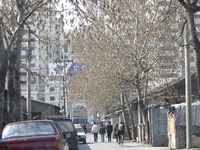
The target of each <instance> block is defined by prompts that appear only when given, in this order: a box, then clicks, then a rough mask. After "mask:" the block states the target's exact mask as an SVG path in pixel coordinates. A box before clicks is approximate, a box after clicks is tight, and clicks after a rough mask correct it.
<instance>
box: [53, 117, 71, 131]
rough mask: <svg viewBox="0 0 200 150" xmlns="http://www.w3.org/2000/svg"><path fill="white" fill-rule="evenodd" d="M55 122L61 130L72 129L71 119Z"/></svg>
mask: <svg viewBox="0 0 200 150" xmlns="http://www.w3.org/2000/svg"><path fill="white" fill-rule="evenodd" d="M56 123H57V124H58V126H59V128H60V129H61V131H62V132H72V131H74V125H73V123H72V122H71V121H67V120H56Z"/></svg>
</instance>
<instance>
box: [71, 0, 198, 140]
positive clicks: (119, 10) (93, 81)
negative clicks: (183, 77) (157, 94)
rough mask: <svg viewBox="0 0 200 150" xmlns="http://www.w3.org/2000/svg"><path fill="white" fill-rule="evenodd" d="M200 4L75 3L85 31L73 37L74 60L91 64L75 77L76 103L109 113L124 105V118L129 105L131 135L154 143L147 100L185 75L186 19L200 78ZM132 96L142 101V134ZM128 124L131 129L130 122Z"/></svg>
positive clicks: (125, 0) (99, 0) (116, 0)
mask: <svg viewBox="0 0 200 150" xmlns="http://www.w3.org/2000/svg"><path fill="white" fill-rule="evenodd" d="M198 2H199V1H198V0H193V1H192V0H189V1H188V0H187V1H184V0H177V1H159V0H156V1H148V0H143V1H140V0H136V1H131V0H123V1H119V0H112V1H110V0H97V1H87V2H86V1H84V0H79V1H73V3H74V5H75V6H76V8H77V11H79V15H80V16H81V18H84V19H83V24H82V26H81V27H80V28H79V30H78V31H77V32H76V33H75V34H73V35H72V37H71V45H72V49H73V52H74V57H76V58H77V59H78V60H79V61H80V62H81V63H83V64H84V65H85V66H84V71H83V72H79V73H77V74H76V76H74V77H72V81H71V90H72V92H71V93H73V95H71V96H72V97H73V99H85V100H86V103H88V104H89V105H91V106H92V107H95V108H96V110H102V108H107V109H108V110H109V108H110V109H112V108H114V107H115V106H116V105H119V106H121V109H122V112H123V113H124V111H125V106H126V108H127V109H128V115H129V117H128V118H129V119H130V122H131V126H132V127H133V128H132V132H131V133H132V135H131V133H130V131H128V130H127V134H128V136H129V138H132V139H134V140H136V135H138V140H139V141H140V142H141V141H147V142H149V128H148V119H147V118H148V116H147V107H148V101H147V99H146V95H147V92H148V91H149V90H150V89H152V88H154V87H155V85H156V84H158V83H162V82H163V81H166V79H167V75H168V74H169V73H170V72H173V73H178V72H179V71H180V66H181V64H182V58H181V57H179V56H180V45H181V41H182V40H181V35H182V30H183V24H184V22H185V20H186V21H187V22H188V24H189V28H190V32H191V40H192V41H193V42H194V50H195V56H196V66H197V67H196V68H197V77H198V78H199V73H198V72H199V68H200V67H199V56H198V54H199V52H198V49H199V47H200V46H199V40H198V37H197V29H196V28H195V23H194V14H195V13H196V12H198V11H199V6H198ZM181 5H182V6H184V7H182V6H181ZM83 6H84V7H83ZM183 8H185V10H186V19H185V16H184V15H183V14H184V13H183V12H184V9H183ZM129 93H132V95H133V96H134V97H137V112H138V125H137V126H138V133H137V134H136V131H135V129H134V126H135V123H134V119H133V112H132V107H131V106H132V105H131V104H132V102H131V101H132V100H133V99H132V98H128V96H127V94H129ZM124 119H125V117H124ZM124 121H125V125H126V122H127V120H124ZM142 125H144V128H145V132H144V133H143V132H142V128H141V126H142ZM126 126H127V125H126ZM127 129H128V127H127Z"/></svg>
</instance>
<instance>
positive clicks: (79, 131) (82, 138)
mask: <svg viewBox="0 0 200 150" xmlns="http://www.w3.org/2000/svg"><path fill="white" fill-rule="evenodd" d="M75 128H76V131H77V134H78V140H79V142H83V143H84V144H85V143H86V134H85V131H84V129H83V127H82V126H81V125H80V124H75Z"/></svg>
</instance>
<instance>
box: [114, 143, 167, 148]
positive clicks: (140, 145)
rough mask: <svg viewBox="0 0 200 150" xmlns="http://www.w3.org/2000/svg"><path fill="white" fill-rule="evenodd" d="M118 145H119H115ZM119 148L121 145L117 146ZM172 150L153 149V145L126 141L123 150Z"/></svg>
mask: <svg viewBox="0 0 200 150" xmlns="http://www.w3.org/2000/svg"><path fill="white" fill-rule="evenodd" d="M115 144H117V143H115ZM117 146H119V145H117ZM130 148H131V149H132V150H170V148H169V147H152V146H151V145H146V144H142V143H137V142H131V141H125V142H124V144H123V146H122V149H123V150H129V149H130Z"/></svg>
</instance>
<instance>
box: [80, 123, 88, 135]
mask: <svg viewBox="0 0 200 150" xmlns="http://www.w3.org/2000/svg"><path fill="white" fill-rule="evenodd" d="M81 126H82V128H83V130H84V132H85V133H87V127H86V125H85V124H82V125H81Z"/></svg>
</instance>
